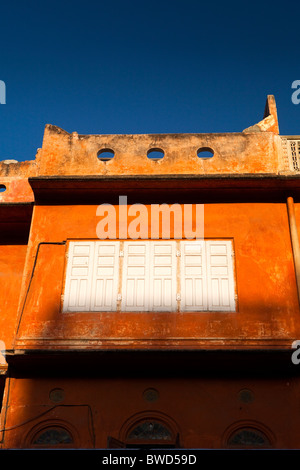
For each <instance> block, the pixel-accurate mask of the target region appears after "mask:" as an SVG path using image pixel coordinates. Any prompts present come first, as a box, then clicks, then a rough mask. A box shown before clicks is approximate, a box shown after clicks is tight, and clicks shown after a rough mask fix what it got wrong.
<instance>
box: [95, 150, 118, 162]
mask: <svg viewBox="0 0 300 470" xmlns="http://www.w3.org/2000/svg"><path fill="white" fill-rule="evenodd" d="M114 156H115V152H114V151H113V150H112V149H101V150H99V152H98V153H97V157H98V159H99V160H101V161H102V162H108V161H109V160H111V159H112V158H114Z"/></svg>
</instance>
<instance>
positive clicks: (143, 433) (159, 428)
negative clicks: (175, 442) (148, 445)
mask: <svg viewBox="0 0 300 470" xmlns="http://www.w3.org/2000/svg"><path fill="white" fill-rule="evenodd" d="M127 439H128V440H129V441H130V440H147V441H154V440H160V441H161V440H163V441H171V440H172V433H171V431H170V430H169V429H168V428H167V427H166V426H164V425H163V424H162V423H159V422H157V421H144V422H143V423H140V424H138V425H137V426H136V427H135V428H133V429H132V431H130V433H129V434H128V437H127Z"/></svg>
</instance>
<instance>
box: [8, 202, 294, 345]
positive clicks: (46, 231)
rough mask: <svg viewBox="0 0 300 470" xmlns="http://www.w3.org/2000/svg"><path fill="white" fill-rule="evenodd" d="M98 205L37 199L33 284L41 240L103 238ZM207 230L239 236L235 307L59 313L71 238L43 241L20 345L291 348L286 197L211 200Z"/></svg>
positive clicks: (31, 247) (31, 258) (291, 284)
mask: <svg viewBox="0 0 300 470" xmlns="http://www.w3.org/2000/svg"><path fill="white" fill-rule="evenodd" d="M96 208H97V206H52V207H51V206H36V207H35V215H34V219H33V226H32V232H31V238H30V243H29V256H28V264H27V265H26V268H25V274H26V283H27V284H26V285H27V287H28V283H29V281H30V278H31V274H32V269H33V264H34V260H35V256H36V253H37V248H38V245H39V243H40V242H50V243H55V242H56V243H59V242H63V241H66V240H67V239H85V238H87V239H97V238H96V225H97V223H98V221H99V218H97V217H96ZM204 236H205V237H206V238H232V239H233V240H234V249H235V268H236V288H237V298H238V303H237V311H236V312H234V313H224V312H209V313H205V312H204V313H188V312H185V313H177V314H176V313H174V312H173V313H159V314H155V313H132V314H131V313H122V314H120V313H105V312H104V313H61V311H60V307H61V294H62V293H63V281H64V269H65V260H66V258H65V254H66V246H65V245H55V244H49V245H45V244H43V245H41V246H40V248H39V252H38V257H37V259H36V265H35V270H34V276H33V277H32V279H31V281H30V282H31V283H30V289H29V293H28V296H27V298H26V305H25V308H24V310H23V311H22V312H19V313H20V314H21V324H20V329H19V330H18V335H17V347H20V348H21V349H22V348H24V347H25V348H26V347H30V348H38V347H41V346H43V347H46V348H47V347H51V348H55V347H56V348H59V347H66V348H68V347H71V348H74V347H75V348H82V347H84V348H93V347H95V346H96V347H101V348H106V347H111V346H120V347H124V346H126V347H136V346H137V344H139V345H141V346H143V345H146V346H151V345H154V346H160V347H166V348H168V347H170V346H171V345H173V346H176V347H179V348H180V347H185V348H186V347H190V346H192V347H195V345H196V346H198V347H203V345H205V346H208V345H211V346H212V347H213V346H214V345H218V346H219V347H222V346H224V347H228V345H231V346H241V345H242V346H249V347H253V346H255V345H256V346H257V345H258V344H259V345H260V346H262V347H272V346H275V347H276V346H285V347H288V348H290V346H291V342H292V341H293V340H294V339H297V337H299V327H298V323H299V322H298V320H297V317H298V315H299V306H298V300H297V290H296V281H295V274H294V265H293V257H292V250H291V244H290V234H289V228H288V219H287V212H286V205H285V204H268V203H266V204H255V203H251V204H206V205H205V209H204ZM26 290H27V288H26V289H25V290H24V292H25V291H26ZM182 338H184V339H182ZM71 339H72V340H73V341H71V342H70V341H69V340H71Z"/></svg>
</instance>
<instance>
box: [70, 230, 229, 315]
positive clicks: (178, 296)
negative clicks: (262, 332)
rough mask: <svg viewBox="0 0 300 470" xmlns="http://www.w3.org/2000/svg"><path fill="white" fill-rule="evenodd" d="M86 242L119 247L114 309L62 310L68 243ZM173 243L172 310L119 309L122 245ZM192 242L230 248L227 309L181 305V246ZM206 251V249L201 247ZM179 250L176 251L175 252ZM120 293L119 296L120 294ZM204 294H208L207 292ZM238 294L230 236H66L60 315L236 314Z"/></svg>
mask: <svg viewBox="0 0 300 470" xmlns="http://www.w3.org/2000/svg"><path fill="white" fill-rule="evenodd" d="M81 242H82V243H89V244H96V243H101V244H115V245H116V246H117V247H119V260H118V262H119V264H118V272H119V274H118V282H117V290H116V295H115V299H116V308H115V309H114V310H109V309H107V308H103V309H96V308H93V309H91V308H89V309H77V307H76V308H74V309H72V310H70V309H69V308H68V309H65V305H66V301H65V295H66V285H67V274H68V270H69V269H70V263H69V253H70V247H71V244H73V243H81ZM143 242H144V243H145V242H146V243H149V242H150V243H149V245H151V243H152V244H153V243H174V244H175V251H176V257H175V263H174V266H173V268H174V269H175V278H176V279H175V282H176V304H177V307H176V308H175V309H158V308H152V309H150V310H143V309H140V308H135V309H129V308H127V309H122V305H123V290H122V289H123V280H124V272H123V271H124V258H125V256H124V244H130V243H134V244H136V243H143ZM194 242H202V243H203V244H204V246H206V244H209V243H210V242H212V243H216V244H219V243H222V242H225V243H227V244H228V246H229V247H230V253H229V254H228V256H229V258H228V259H229V264H228V267H229V270H230V273H229V277H230V279H231V287H230V289H231V290H230V292H229V295H230V297H231V298H230V303H229V306H228V308H226V309H225V308H222V306H221V307H220V308H215V307H214V306H208V308H203V309H200V308H197V307H196V308H188V307H185V308H183V307H182V306H183V304H184V302H183V300H182V296H183V288H182V269H183V264H182V263H183V247H184V246H185V244H186V243H194ZM205 251H206V248H205ZM178 252H179V254H178ZM93 263H95V261H93ZM120 279H121V285H120ZM90 290H91V291H92V290H94V287H93V286H92V287H91V289H90ZM120 294H121V296H120ZM207 295H208V294H207ZM237 300H238V297H237V279H236V259H235V249H234V239H233V238H205V239H201V240H188V239H170V240H164V239H159V240H153V239H147V240H143V239H138V240H131V239H114V240H99V239H73V238H72V239H68V240H67V243H66V256H65V267H64V275H63V288H62V295H61V313H63V314H72V313H89V314H93V313H110V314H114V313H116V314H119V313H134V312H139V313H156V312H159V313H172V314H173V313H212V312H217V313H222V314H223V313H236V312H237V311H238V301H237Z"/></svg>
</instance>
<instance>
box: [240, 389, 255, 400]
mask: <svg viewBox="0 0 300 470" xmlns="http://www.w3.org/2000/svg"><path fill="white" fill-rule="evenodd" d="M238 397H239V400H240V401H241V402H242V403H252V402H253V401H254V393H253V392H252V390H249V389H248V388H244V389H243V390H240V392H239V394H238Z"/></svg>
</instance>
